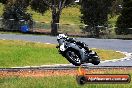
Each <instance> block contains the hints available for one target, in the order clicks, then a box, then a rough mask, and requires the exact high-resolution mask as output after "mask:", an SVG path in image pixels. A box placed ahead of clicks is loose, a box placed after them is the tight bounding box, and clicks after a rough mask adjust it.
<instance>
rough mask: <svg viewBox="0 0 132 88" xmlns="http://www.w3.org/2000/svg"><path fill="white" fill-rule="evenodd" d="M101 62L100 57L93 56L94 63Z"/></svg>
mask: <svg viewBox="0 0 132 88" xmlns="http://www.w3.org/2000/svg"><path fill="white" fill-rule="evenodd" d="M99 63H100V59H99V57H93V59H92V64H94V65H98V64H99Z"/></svg>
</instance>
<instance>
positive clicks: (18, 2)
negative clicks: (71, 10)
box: [1, 0, 75, 35]
mask: <svg viewBox="0 0 132 88" xmlns="http://www.w3.org/2000/svg"><path fill="white" fill-rule="evenodd" d="M1 2H2V3H4V4H6V6H5V11H4V14H3V16H4V18H5V19H9V18H16V19H18V18H19V17H18V16H19V15H21V16H22V13H25V10H26V8H27V7H28V6H29V5H30V6H31V8H32V9H33V10H35V11H37V12H40V13H42V14H44V13H45V11H46V10H48V9H49V8H50V9H51V11H52V21H51V34H52V35H56V34H57V31H58V26H59V20H60V15H61V12H62V9H63V8H65V7H67V6H69V5H71V4H73V3H74V2H75V0H6V1H4V0H1ZM7 15H8V16H7ZM14 16H15V17H14ZM23 17H24V16H23Z"/></svg>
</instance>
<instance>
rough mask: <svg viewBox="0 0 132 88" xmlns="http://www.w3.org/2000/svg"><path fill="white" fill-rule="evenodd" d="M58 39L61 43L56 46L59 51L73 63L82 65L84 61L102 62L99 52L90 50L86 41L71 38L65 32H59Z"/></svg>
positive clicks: (95, 63) (96, 63)
mask: <svg viewBox="0 0 132 88" xmlns="http://www.w3.org/2000/svg"><path fill="white" fill-rule="evenodd" d="M57 41H58V43H59V45H57V47H56V48H58V51H59V53H60V54H61V55H62V56H64V57H65V58H66V59H67V60H68V61H69V62H70V63H72V64H73V65H75V66H80V65H81V64H84V63H92V64H94V65H98V64H99V63H100V58H99V56H98V55H97V53H96V52H94V51H92V50H90V49H89V48H88V45H86V44H85V43H84V42H80V41H77V40H76V39H74V38H69V37H68V36H66V35H65V34H59V35H58V36H57Z"/></svg>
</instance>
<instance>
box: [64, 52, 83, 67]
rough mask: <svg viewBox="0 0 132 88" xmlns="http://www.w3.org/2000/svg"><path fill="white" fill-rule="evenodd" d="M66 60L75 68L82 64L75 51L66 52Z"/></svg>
mask: <svg viewBox="0 0 132 88" xmlns="http://www.w3.org/2000/svg"><path fill="white" fill-rule="evenodd" d="M66 58H67V60H68V61H69V62H70V63H72V64H73V65H75V66H80V65H81V63H82V62H81V58H80V55H79V53H78V52H77V51H75V50H70V51H67V52H66Z"/></svg>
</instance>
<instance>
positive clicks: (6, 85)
mask: <svg viewBox="0 0 132 88" xmlns="http://www.w3.org/2000/svg"><path fill="white" fill-rule="evenodd" d="M119 71H120V72H119ZM106 73H107V74H126V73H127V74H130V75H131V76H132V70H129V71H128V70H117V69H116V70H107V71H104V72H103V74H106ZM0 87H1V88H132V82H130V83H129V84H85V85H83V86H81V85H79V84H77V82H76V77H75V76H51V77H37V78H35V77H26V78H24V77H2V78H0Z"/></svg>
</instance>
